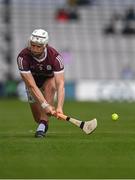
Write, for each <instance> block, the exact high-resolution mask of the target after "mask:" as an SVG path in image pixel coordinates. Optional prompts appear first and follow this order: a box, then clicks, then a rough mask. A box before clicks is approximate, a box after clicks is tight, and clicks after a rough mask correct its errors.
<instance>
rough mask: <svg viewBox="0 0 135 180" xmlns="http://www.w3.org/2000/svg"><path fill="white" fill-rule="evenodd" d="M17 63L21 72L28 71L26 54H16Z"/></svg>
mask: <svg viewBox="0 0 135 180" xmlns="http://www.w3.org/2000/svg"><path fill="white" fill-rule="evenodd" d="M17 65H18V69H19V71H20V72H21V73H27V72H30V65H29V61H28V59H27V57H26V56H24V55H21V54H20V55H18V57H17Z"/></svg>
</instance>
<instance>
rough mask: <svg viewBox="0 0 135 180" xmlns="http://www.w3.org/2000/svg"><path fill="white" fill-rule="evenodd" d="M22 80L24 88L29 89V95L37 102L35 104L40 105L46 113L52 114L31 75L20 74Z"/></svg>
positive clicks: (51, 109)
mask: <svg viewBox="0 0 135 180" xmlns="http://www.w3.org/2000/svg"><path fill="white" fill-rule="evenodd" d="M20 74H21V77H22V79H23V80H24V82H25V84H26V86H27V87H28V88H29V90H30V91H31V93H32V94H33V96H34V98H35V99H36V100H37V102H38V103H39V104H40V105H41V107H42V108H44V109H45V110H46V113H51V114H53V113H54V112H53V108H52V107H51V106H50V105H49V104H48V103H47V101H46V100H45V98H44V96H43V94H42V93H41V91H40V89H39V88H38V87H37V85H36V83H35V80H34V78H33V76H32V74H31V72H29V73H20Z"/></svg>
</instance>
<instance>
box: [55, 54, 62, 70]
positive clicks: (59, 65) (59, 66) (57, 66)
mask: <svg viewBox="0 0 135 180" xmlns="http://www.w3.org/2000/svg"><path fill="white" fill-rule="evenodd" d="M59 72H64V63H63V57H62V56H61V55H60V54H57V55H56V57H55V60H54V73H59Z"/></svg>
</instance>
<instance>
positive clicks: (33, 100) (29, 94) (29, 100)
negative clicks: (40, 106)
mask: <svg viewBox="0 0 135 180" xmlns="http://www.w3.org/2000/svg"><path fill="white" fill-rule="evenodd" d="M40 90H41V92H42V93H43V89H42V88H40ZM26 93H27V97H28V102H29V103H35V102H36V100H35V98H34V97H33V95H32V94H31V91H30V90H29V89H28V88H27V87H26Z"/></svg>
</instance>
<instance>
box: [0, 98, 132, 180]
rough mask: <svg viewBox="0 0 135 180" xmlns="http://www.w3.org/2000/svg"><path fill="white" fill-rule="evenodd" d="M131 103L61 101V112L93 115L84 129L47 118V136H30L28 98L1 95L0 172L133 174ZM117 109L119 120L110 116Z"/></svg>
mask: <svg viewBox="0 0 135 180" xmlns="http://www.w3.org/2000/svg"><path fill="white" fill-rule="evenodd" d="M134 107H135V103H126V102H123V103H107V102H100V103H90V102H71V101H69V102H65V105H64V111H65V114H67V115H69V116H72V117H75V118H78V119H81V120H90V119H92V118H94V117H96V118H97V120H98V127H97V129H96V130H95V131H94V132H93V134H91V135H86V134H84V133H83V132H82V130H81V129H79V128H77V127H76V126H74V125H72V124H70V123H68V122H64V121H60V120H59V121H58V120H56V119H55V118H51V119H50V127H49V131H48V134H47V137H46V138H44V139H36V138H34V133H35V129H36V127H37V125H36V123H35V122H34V121H33V118H32V115H31V112H30V108H29V106H28V104H27V103H23V102H20V101H19V100H0V178H1V179H4V178H7V179H8V178H10V179H11V178H12V179H15V178H17V179H20V178H27V179H30V178H44V179H50V178H52V179H111V178H113V179H115V178H117V179H118V178H119V179H124V178H126V179H129V178H135V110H134ZM114 112H116V113H118V114H119V116H120V118H119V120H118V121H112V120H111V114H112V113H114Z"/></svg>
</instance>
